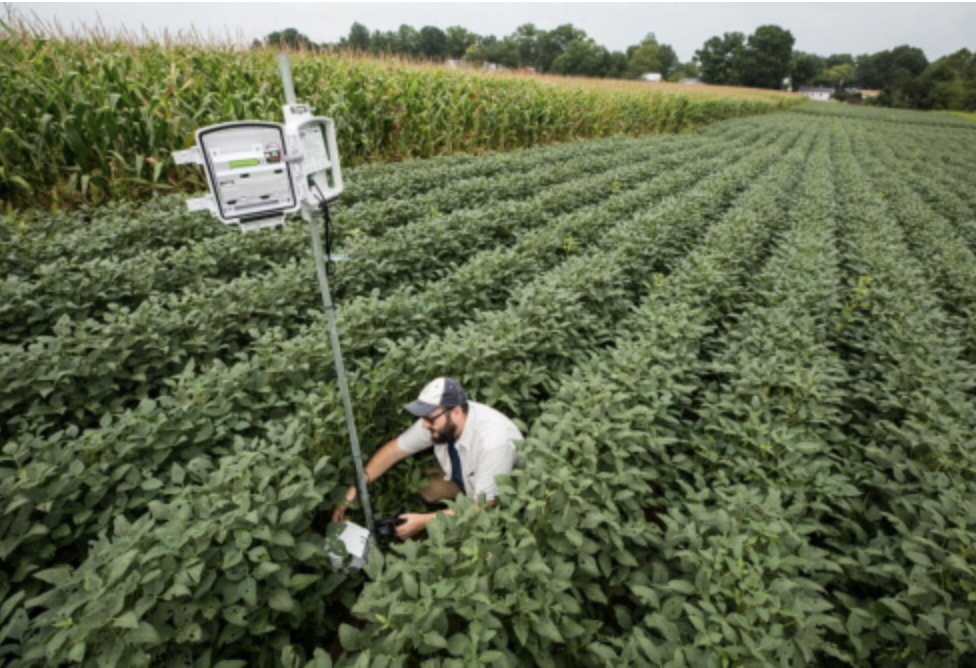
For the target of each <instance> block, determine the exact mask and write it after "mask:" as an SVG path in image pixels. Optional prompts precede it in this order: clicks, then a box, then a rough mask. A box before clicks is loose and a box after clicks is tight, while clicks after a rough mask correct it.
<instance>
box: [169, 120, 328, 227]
mask: <svg viewBox="0 0 976 668" xmlns="http://www.w3.org/2000/svg"><path fill="white" fill-rule="evenodd" d="M284 113H285V123H284V124H281V123H268V122H261V121H242V122H236V123H222V124H220V125H211V126H208V127H205V128H201V129H200V130H198V131H197V133H196V138H197V145H196V146H195V147H193V148H192V149H189V150H186V151H175V152H174V153H173V157H174V159H175V161H176V163H177V164H186V163H196V164H200V165H203V170H204V174H205V175H206V178H207V185H208V186H210V194H209V195H207V196H205V197H201V198H197V199H191V200H188V201H187V206H188V207H189V208H190V210H192V211H199V210H206V211H210V212H211V213H212V214H213V215H214V216H216V217H217V219H219V220H220V221H221V222H223V223H227V224H237V225H240V227H241V229H242V230H244V231H249V230H255V229H261V228H264V227H273V226H277V225H283V224H284V222H285V214H286V213H289V212H292V211H296V210H298V209H299V208H300V207H301V206H302V203H303V202H304V203H306V204H307V205H309V206H315V205H316V204H317V203H318V202H320V201H321V200H323V199H324V200H326V201H332V200H334V199H336V198H337V197H339V195H340V194H341V193H342V172H341V170H340V167H339V149H338V146H337V145H336V137H335V125H334V124H333V122H332V119H330V118H323V117H319V116H312V114H311V108H310V107H308V106H307V105H303V104H291V105H285V107H284Z"/></svg>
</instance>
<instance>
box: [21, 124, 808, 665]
mask: <svg viewBox="0 0 976 668" xmlns="http://www.w3.org/2000/svg"><path fill="white" fill-rule="evenodd" d="M796 141H797V133H792V135H789V134H787V135H784V136H782V137H780V138H779V139H777V141H775V142H770V141H769V140H766V141H764V142H762V143H766V144H767V145H766V146H765V147H763V148H761V149H760V150H755V147H753V150H752V151H751V152H748V153H750V155H748V156H747V157H744V158H743V159H742V160H741V162H740V163H739V164H737V165H734V166H732V167H730V168H728V169H724V170H721V169H719V170H717V172H716V173H715V174H713V175H712V176H707V177H705V178H704V180H702V181H701V183H700V184H699V185H698V186H697V187H696V188H694V189H692V190H690V191H687V192H683V193H680V194H677V195H674V196H672V197H670V198H667V199H665V200H664V201H661V202H659V204H658V205H657V206H652V207H650V208H648V209H645V210H643V211H639V212H637V213H634V211H633V210H630V211H627V212H626V213H624V212H621V213H619V214H617V215H616V216H615V215H614V214H611V215H609V216H604V215H601V213H600V212H599V211H594V212H593V213H592V214H590V215H589V216H588V217H587V218H589V221H588V222H590V223H592V224H593V225H595V226H596V227H597V228H600V229H599V231H600V232H601V233H602V237H603V238H599V239H596V240H595V241H594V242H593V244H592V248H591V253H588V254H585V255H584V254H574V255H571V256H570V257H568V258H567V259H566V260H565V261H564V262H558V259H559V258H556V261H557V264H555V265H553V264H552V262H551V261H550V262H549V266H551V267H552V268H551V269H549V270H546V271H544V272H542V273H541V274H540V275H539V276H538V277H534V278H533V277H532V276H531V275H526V276H525V278H524V279H522V280H523V281H524V280H527V281H528V282H527V283H524V284H523V286H522V287H520V288H518V289H516V290H514V291H513V292H512V294H511V296H510V298H509V300H508V304H509V305H508V306H503V307H502V308H501V310H497V311H495V312H493V313H490V314H489V313H484V314H473V317H472V318H471V319H470V320H469V321H468V322H466V323H464V324H459V325H458V326H456V327H455V328H449V329H448V330H447V331H446V332H444V333H442V334H439V335H435V336H432V337H430V338H429V341H428V343H426V344H423V345H421V344H418V343H417V342H416V340H414V339H413V338H412V337H410V336H405V337H403V338H401V339H399V340H397V341H392V340H391V341H390V344H389V346H387V347H384V346H381V347H380V349H379V350H378V351H377V354H376V356H375V357H362V358H353V359H352V360H351V362H350V367H351V369H350V376H351V379H350V385H351V387H352V391H353V394H354V405H355V406H356V407H357V411H358V413H357V419H358V421H359V424H360V425H362V426H363V430H362V431H363V432H364V434H365V436H364V439H363V440H364V442H369V443H374V444H375V443H377V442H379V441H380V438H381V437H388V436H389V435H390V433H392V431H393V428H394V427H396V428H400V427H402V426H403V425H402V419H398V417H397V415H398V413H399V406H400V405H401V404H402V402H403V401H404V400H405V398H406V396H408V395H409V394H411V393H412V392H414V391H415V390H412V389H410V387H409V383H404V382H403V379H404V378H422V377H426V376H427V375H430V374H436V373H438V372H440V370H441V368H443V367H450V368H452V369H459V370H460V374H461V375H462V376H463V377H465V378H466V379H467V378H469V377H470V379H471V382H470V383H469V384H470V386H471V387H472V391H473V392H475V393H476V394H475V396H479V397H481V398H483V399H487V400H489V401H493V403H496V404H497V405H503V406H511V404H512V403H513V402H517V403H518V404H519V406H518V410H516V411H514V412H515V414H516V415H518V417H519V418H520V419H522V420H524V421H529V420H532V418H533V411H534V412H538V407H537V406H536V405H535V404H534V403H533V401H539V399H540V398H541V396H542V395H544V394H545V393H548V392H552V391H555V389H556V387H557V384H558V381H557V377H558V376H560V375H563V374H566V373H568V372H569V371H571V369H572V368H573V367H574V366H575V365H576V364H578V363H580V362H581V361H583V360H585V359H586V358H587V357H589V356H591V355H593V354H596V353H597V352H598V351H599V350H600V349H601V348H602V347H603V346H605V345H607V344H609V343H612V341H613V340H614V338H615V337H616V335H617V330H616V328H615V323H619V322H621V321H622V320H624V319H626V318H627V317H628V314H629V313H630V312H631V310H632V309H633V304H634V303H635V301H636V300H640V299H641V297H642V295H643V294H644V292H645V290H646V286H645V284H647V283H648V282H650V281H652V280H653V279H652V277H651V275H650V274H649V273H647V272H654V271H657V272H661V273H668V272H669V271H670V267H672V266H673V265H674V264H675V263H676V262H678V261H680V258H681V257H682V256H683V255H684V254H685V253H687V251H688V249H690V248H691V247H693V246H694V245H695V244H696V243H697V242H698V240H699V239H700V237H701V236H702V235H703V234H704V233H705V231H706V230H707V229H708V228H709V226H710V224H711V223H712V221H713V219H714V218H716V217H720V216H721V215H722V212H723V211H724V210H726V209H727V208H728V207H730V206H733V203H734V202H735V201H736V200H737V198H738V197H740V196H742V195H741V193H742V192H744V191H750V192H751V190H750V187H751V185H752V184H753V182H754V181H755V180H756V179H757V178H762V177H763V175H764V174H768V173H769V172H770V170H771V169H772V168H773V166H774V165H776V164H777V161H778V159H779V157H780V156H781V155H782V153H783V152H784V150H786V149H788V148H789V146H791V145H792V144H794V143H796ZM767 142H768V143H767ZM743 153H747V152H746V151H743ZM619 206H620V207H623V206H624V204H623V200H621V204H620V205H619ZM585 222H587V221H586V220H585V219H583V218H582V217H580V219H579V220H578V221H577V222H576V225H577V227H576V228H575V230H576V231H575V232H574V233H575V234H580V233H583V231H584V230H585ZM567 224H568V221H567ZM570 229H574V228H569V227H563V228H562V231H566V230H570ZM539 240H541V236H540V237H539ZM553 242H556V243H558V239H552V240H550V242H549V243H548V245H549V246H550V248H551V249H552V248H553ZM529 248H530V246H529V245H526V246H525V250H528V249H529ZM549 253H551V250H550V251H549ZM528 260H529V261H530V262H531V261H532V260H533V258H531V257H530V258H528ZM486 268H487V267H486ZM458 271H463V269H460V270H458ZM482 281H484V278H482ZM435 289H436V288H435ZM499 305H500V306H501V303H499ZM340 315H341V314H340ZM411 315H413V312H412V311H408V313H406V314H403V316H401V317H410V316H411ZM444 315H445V316H449V315H450V314H447V313H445V314H444ZM442 327H443V325H442V326H441V328H442ZM364 333H365V332H364ZM329 359H330V353H329V350H328V346H327V343H326V342H325V339H324V337H323V336H321V335H315V334H309V335H307V336H304V337H301V338H297V339H291V338H286V337H282V336H279V337H275V336H268V337H266V339H265V340H264V341H263V342H262V345H261V346H257V347H255V349H254V351H253V354H252V356H251V358H250V359H249V360H248V361H247V362H246V363H245V362H242V363H239V364H236V365H234V366H233V367H230V368H221V367H220V366H219V365H214V366H212V367H210V368H208V369H207V371H206V372H205V373H202V374H196V375H192V374H185V375H183V376H181V377H180V378H178V379H176V382H175V387H174V391H173V393H172V394H170V395H169V396H167V397H164V398H162V399H161V400H160V401H159V402H156V403H153V404H150V403H149V402H145V403H144V404H143V406H142V407H141V408H140V409H137V410H135V411H130V412H127V413H126V414H124V415H121V416H119V417H118V418H117V419H116V420H113V423H112V424H106V425H105V426H104V427H103V428H102V429H99V430H94V429H93V430H90V431H88V432H86V433H85V434H82V435H81V438H80V440H79V444H84V445H81V450H80V451H81V452H86V453H89V454H90V456H91V459H92V460H95V461H97V462H98V464H97V465H92V466H89V467H87V468H85V464H84V462H82V467H83V470H81V471H77V473H78V475H76V476H75V480H76V481H78V482H79V483H80V485H79V486H78V487H75V488H74V489H71V490H69V491H68V490H66V491H67V494H65V495H64V498H63V501H64V502H65V503H64V504H63V505H62V506H61V509H60V510H61V512H62V513H72V514H74V516H75V517H79V516H80V517H81V521H82V522H87V523H88V524H87V528H88V530H89V531H97V530H98V529H99V528H102V531H103V532H104V533H103V535H104V536H105V538H104V539H103V540H100V541H99V542H98V544H97V545H96V546H95V547H94V548H93V549H92V550H91V551H90V552H89V554H88V555H86V558H84V559H83V560H82V561H81V562H80V563H77V562H76V563H74V564H71V565H65V566H63V567H55V568H49V569H47V570H45V571H43V572H42V573H41V574H40V575H41V578H43V579H44V582H46V583H47V585H48V586H47V587H46V588H41V591H35V592H34V593H37V594H39V595H38V596H36V597H35V598H33V599H31V600H30V601H29V602H28V604H27V606H26V609H25V610H24V615H25V616H27V615H28V614H30V615H36V616H35V617H34V618H33V619H32V620H30V621H29V623H28V626H27V629H26V630H25V634H24V636H23V644H24V648H25V651H26V656H27V657H28V658H30V659H31V660H36V661H44V660H47V661H51V660H54V661H57V660H60V659H62V658H66V657H68V656H69V655H70V653H72V652H74V653H75V656H76V657H80V656H81V655H86V656H92V654H89V653H94V654H95V655H99V656H106V655H109V654H111V656H112V657H113V658H115V657H121V660H123V661H124V662H127V663H144V662H147V661H149V660H151V659H153V658H159V657H160V656H161V653H164V652H166V651H168V650H169V649H173V648H182V649H183V650H185V651H188V652H194V653H196V654H198V655H206V656H207V657H209V658H211V659H216V658H218V657H224V658H226V657H234V656H239V657H242V656H248V655H250V657H251V659H252V660H256V659H255V657H258V658H260V659H261V660H264V661H267V662H271V661H272V660H274V659H275V658H276V657H277V653H278V652H280V651H284V650H283V649H282V648H283V647H285V648H286V649H287V645H288V644H289V643H296V642H298V641H299V640H300V639H303V640H304V641H306V644H307V641H308V640H309V639H313V638H314V639H321V640H322V641H324V640H326V639H327V638H328V636H329V634H330V633H335V632H336V630H337V627H338V624H339V621H340V615H341V613H342V611H343V610H344V609H346V608H348V607H350V606H351V605H352V603H353V602H354V600H355V594H356V579H355V578H352V579H347V578H346V577H345V576H339V575H337V574H332V575H327V574H325V573H323V572H322V570H321V569H322V568H323V566H324V561H325V557H324V555H323V554H322V551H321V549H313V547H314V546H315V545H316V542H317V541H320V540H321V538H322V535H321V531H320V530H319V529H317V527H316V525H315V523H314V520H315V518H316V515H317V514H323V513H324V512H326V511H327V510H328V509H329V508H330V507H331V506H330V503H331V502H334V501H335V500H336V499H337V498H338V494H341V491H342V489H343V487H344V484H345V483H346V482H347V480H346V479H345V478H346V477H347V474H345V473H341V472H348V471H349V470H350V468H349V467H350V463H349V457H348V455H347V454H345V449H346V448H345V438H344V434H343V431H344V427H343V420H342V416H341V412H340V411H337V410H336V409H337V407H338V406H339V404H338V403H337V396H336V393H335V390H334V389H333V387H332V384H331V383H328V382H326V383H323V382H322V381H321V380H318V379H319V378H321V377H323V376H326V377H327V374H328V371H327V370H328V367H329V366H330V365H331V362H330V361H329ZM488 365H496V368H497V369H503V370H504V374H503V375H501V376H498V377H496V378H494V379H490V378H489V375H490V374H489V373H488V372H487V371H485V367H486V366H488ZM476 369H478V370H480V372H479V373H476V372H475V370H476ZM391 380H393V382H391ZM506 391H507V392H510V393H512V394H510V395H509V396H508V397H507V401H506V400H505V397H504V396H503V393H504V392H506ZM515 393H517V394H515ZM519 395H523V396H519ZM533 395H535V396H533ZM201 404H202V405H201ZM201 409H202V410H201ZM208 413H209V415H208ZM249 413H257V414H259V416H258V419H260V420H261V421H262V429H261V430H260V431H259V433H257V434H254V433H251V434H247V433H244V434H240V433H238V434H236V435H235V433H234V430H235V429H238V428H240V425H237V424H236V423H235V420H240V418H241V416H242V415H247V414H249ZM191 421H196V424H189V423H190V422H191ZM396 423H399V424H396ZM244 427H245V428H246V425H245V426H244ZM184 429H189V430H192V431H190V432H181V431H180V430H184ZM201 432H204V433H203V434H202V435H201ZM193 438H199V443H198V444H197V445H196V446H194V445H193V444H192V443H189V442H188V441H189V440H190V439H193ZM86 446H87V447H86ZM108 448H111V450H109V449H108ZM309 450H311V451H312V452H316V453H321V454H322V455H323V456H322V457H320V458H316V457H313V458H311V461H318V462H319V464H320V465H319V466H318V467H315V468H313V467H312V466H311V465H310V464H308V461H309V458H308V452H309ZM269 451H273V453H274V456H276V457H282V458H287V459H288V461H289V462H290V464H289V466H288V467H284V468H286V469H287V472H288V474H289V475H292V476H295V475H299V473H298V472H300V471H304V472H305V473H302V474H301V475H303V476H305V477H304V478H303V480H304V481H305V482H302V483H301V484H299V483H298V482H296V483H295V485H297V487H295V489H299V490H303V489H305V490H307V489H308V486H309V485H313V482H312V481H315V482H314V485H315V486H316V489H317V490H318V493H317V494H311V493H307V494H305V493H302V494H298V496H297V497H296V496H295V495H293V494H291V493H289V495H288V499H287V501H288V502H287V504H285V505H286V506H287V507H288V512H287V516H285V514H279V513H281V508H282V504H281V503H277V504H275V502H274V499H273V498H271V497H273V496H274V494H275V493H276V491H277V490H278V489H280V488H278V487H275V485H274V484H273V483H269V482H268V480H267V478H262V477H261V476H259V475H257V474H255V475H241V474H240V471H241V468H240V465H239V460H240V459H241V458H243V457H252V456H253V457H258V458H262V457H270V456H271V454H269ZM251 453H254V454H251ZM50 458H51V462H50V465H51V466H54V467H55V468H57V467H59V466H66V465H67V466H70V465H69V464H67V463H66V461H64V460H63V461H62V462H60V463H57V464H56V463H54V461H55V453H54V452H50ZM140 465H141V466H140ZM278 466H282V467H283V466H284V465H283V464H278ZM38 468H40V467H38ZM77 468H78V466H77V465H75V469H77ZM35 470H37V468H36V469H35ZM264 470H267V471H271V474H272V477H273V476H274V475H279V476H280V475H285V471H284V470H279V471H277V474H275V467H274V466H271V465H266V466H265V469H264ZM147 472H148V474H147ZM174 473H175V478H174ZM99 477H101V478H103V480H102V481H101V482H97V479H98V478H99ZM89 481H91V482H93V483H96V484H97V485H98V486H99V487H100V488H101V487H104V486H105V484H106V483H111V482H113V481H117V482H116V484H115V486H114V487H113V489H112V495H111V497H110V498H107V497H105V496H103V497H102V499H100V501H101V503H97V505H96V506H95V507H91V506H89V507H85V505H84V504H89V503H91V502H90V501H89V499H90V498H91V497H92V496H97V493H95V492H94V490H88V489H84V485H85V484H86V483H87V482H89ZM302 485H306V486H305V487H302ZM46 488H47V490H48V491H58V490H55V489H54V486H53V480H51V479H49V482H48V483H47V485H46ZM62 489H65V488H62ZM290 489H291V487H289V490H290ZM323 490H325V491H326V495H325V497H323ZM24 491H25V493H26V492H27V490H26V489H25V490H24ZM38 492H39V490H38ZM35 493H36V492H31V494H35ZM36 495H37V497H38V498H39V497H40V496H42V495H43V494H41V493H36ZM269 495H270V496H269ZM219 498H222V499H225V500H227V499H233V500H234V501H233V502H230V501H225V502H222V503H220V504H218V506H215V505H214V503H215V501H214V499H219ZM406 498H407V494H406V492H404V491H401V492H400V494H399V498H390V499H389V500H388V501H387V502H386V505H385V506H383V507H379V508H378V510H380V511H391V510H393V509H394V507H396V506H397V504H399V503H402V502H404V501H405V499H406ZM380 505H381V504H380V503H378V506H380ZM147 509H148V511H147ZM298 509H300V510H298ZM400 509H402V507H397V510H400ZM86 512H87V515H86V514H85V513H86ZM120 514H123V515H125V516H127V517H128V518H129V521H128V522H127V523H125V524H124V525H123V526H121V527H112V526H110V521H109V520H110V518H111V517H115V516H119V515H120ZM137 526H138V527H139V530H138V531H135V532H134V531H133V527H137ZM190 527H197V529H190ZM116 529H118V531H117V532H116ZM61 533H62V536H60V538H62V539H64V535H63V534H64V533H67V532H61ZM51 558H52V559H56V556H55V555H51ZM222 565H226V568H221V566H222ZM191 569H193V570H191ZM145 572H153V573H154V574H157V575H156V576H155V578H154V579H153V580H152V581H149V582H146V583H143V582H142V581H141V580H140V576H139V574H140V573H145ZM194 573H196V574H197V575H199V577H196V576H195V575H193V574H194ZM298 573H300V574H301V575H302V576H309V577H307V578H306V577H301V579H296V574H298ZM37 579H38V578H34V582H35V583H36V581H37ZM109 582H111V583H112V584H111V585H109V584H108V583H109ZM45 589H46V590H45ZM272 599H273V601H274V602H273V604H271V605H268V604H266V602H270V601H272ZM323 601H324V602H325V606H324V607H323V605H322V604H323ZM37 608H43V609H45V610H44V611H43V612H40V611H38V610H36V609H37ZM28 610H29V611H30V613H28V612H27V611H28ZM106 613H107V614H106ZM66 617H67V618H70V619H71V623H70V625H69V624H63V623H60V621H62V620H64V619H65V618H66ZM123 618H124V620H125V622H124V624H125V625H124V626H120V625H118V624H116V623H115V622H116V621H117V620H118V619H123ZM113 624H115V625H113ZM235 643H236V644H235ZM289 651H290V650H289ZM311 653H312V652H311V649H310V648H309V650H308V654H309V655H311ZM91 660H92V661H93V659H91Z"/></svg>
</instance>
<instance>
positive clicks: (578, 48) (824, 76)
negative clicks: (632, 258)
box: [255, 23, 976, 111]
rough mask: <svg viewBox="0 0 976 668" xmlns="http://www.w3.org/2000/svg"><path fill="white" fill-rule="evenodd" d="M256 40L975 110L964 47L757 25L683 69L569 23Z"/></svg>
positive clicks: (661, 46) (974, 68)
mask: <svg viewBox="0 0 976 668" xmlns="http://www.w3.org/2000/svg"><path fill="white" fill-rule="evenodd" d="M263 44H267V45H271V46H290V47H293V48H304V49H328V50H333V51H348V52H358V53H367V54H372V55H396V56H402V57H408V58H417V59H427V60H431V61H445V60H448V59H451V60H458V61H463V62H467V63H471V64H475V65H483V64H486V63H491V64H494V65H498V66H501V67H505V68H509V69H525V70H531V71H534V72H539V73H544V74H563V75H577V76H587V77H598V78H619V79H636V78H638V77H640V76H641V75H643V74H647V73H656V74H660V75H661V77H662V79H665V80H668V81H679V80H681V79H683V78H686V77H690V78H698V79H700V80H701V81H702V82H703V83H708V84H721V85H727V86H750V87H754V88H769V89H774V90H786V89H792V90H794V91H796V90H799V89H800V87H802V86H824V87H830V88H832V89H834V91H835V92H834V95H835V97H836V98H838V99H842V100H845V99H846V100H853V99H857V98H859V93H858V92H857V90H858V89H872V90H878V91H880V95H878V96H877V97H876V98H874V99H873V100H872V102H873V103H875V104H881V105H885V106H894V107H907V108H914V109H958V110H970V111H971V110H976V53H973V52H970V51H969V50H968V49H961V50H959V51H957V52H956V53H953V54H951V55H949V56H945V57H943V58H940V59H938V60H936V61H934V62H929V60H928V59H927V58H926V56H925V53H924V52H923V51H922V50H921V49H919V48H916V47H913V46H909V45H902V46H898V47H895V48H894V49H890V50H885V51H880V52H878V53H872V54H862V55H858V56H854V55H852V54H832V55H829V56H821V55H817V54H813V53H806V52H803V51H797V50H794V48H793V46H794V44H795V39H794V37H793V34H792V33H791V32H790V31H789V30H786V29H784V28H781V27H780V26H775V25H764V26H759V27H758V28H757V29H756V30H755V32H753V33H752V34H751V35H748V36H746V35H745V34H744V33H741V32H728V33H724V34H723V35H721V36H714V37H711V38H709V39H708V40H706V41H705V43H704V44H703V45H702V47H701V48H700V49H698V50H697V51H695V55H694V57H693V58H692V60H690V61H689V62H686V63H682V62H681V61H680V60H679V58H678V56H677V54H676V53H675V51H674V49H673V48H672V47H671V45H669V44H666V43H664V42H662V41H660V40H658V38H657V37H656V36H655V35H654V33H648V34H647V35H646V36H645V37H644V39H643V40H641V42H640V43H639V44H634V45H632V46H629V47H627V49H626V50H624V51H610V50H609V49H607V48H605V47H603V46H601V45H600V44H597V42H596V41H595V40H594V39H593V38H591V37H590V36H589V35H587V34H586V32H585V31H584V30H581V29H579V28H577V27H575V26H573V25H572V24H564V25H561V26H558V27H556V28H554V29H553V30H542V29H540V28H537V27H536V26H535V25H534V24H531V23H527V24H524V25H522V26H519V27H518V28H517V29H516V30H515V31H514V32H513V33H512V34H511V35H508V36H505V37H501V38H498V37H495V36H493V35H487V36H485V35H478V34H476V33H473V32H471V31H470V30H467V29H466V28H462V27H460V26H452V27H449V28H447V29H445V30H442V29H440V28H437V27H433V26H424V27H422V28H420V29H419V30H418V29H416V28H414V27H411V26H408V25H401V26H400V27H399V28H398V29H397V30H389V31H380V30H373V31H371V30H369V28H367V27H366V26H364V25H363V24H361V23H353V25H352V27H351V28H350V30H349V34H348V35H346V36H345V37H343V38H341V39H340V40H339V42H338V43H337V44H315V43H313V42H312V41H311V40H309V39H308V38H307V37H306V36H305V35H302V34H301V33H300V32H298V31H297V30H295V29H293V28H289V29H287V30H284V31H280V32H273V33H271V34H270V35H268V36H267V37H266V38H265V40H264V42H263ZM259 45H261V43H259V42H255V46H259Z"/></svg>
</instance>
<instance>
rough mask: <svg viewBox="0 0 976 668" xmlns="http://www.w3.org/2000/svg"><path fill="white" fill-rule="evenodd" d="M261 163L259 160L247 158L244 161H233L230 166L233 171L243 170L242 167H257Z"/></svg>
mask: <svg viewBox="0 0 976 668" xmlns="http://www.w3.org/2000/svg"><path fill="white" fill-rule="evenodd" d="M260 164H261V161H260V160H258V159H257V158H246V159H244V160H231V161H230V162H229V163H228V166H229V167H230V168H231V169H241V168H242V167H257V166H258V165H260Z"/></svg>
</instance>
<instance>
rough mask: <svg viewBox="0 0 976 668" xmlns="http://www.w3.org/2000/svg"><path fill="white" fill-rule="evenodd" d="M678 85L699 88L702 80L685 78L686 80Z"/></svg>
mask: <svg viewBox="0 0 976 668" xmlns="http://www.w3.org/2000/svg"><path fill="white" fill-rule="evenodd" d="M678 83H683V84H687V85H689V86H697V85H698V84H700V83H701V79H698V78H697V77H685V78H684V79H681V80H680V81H679V82H678Z"/></svg>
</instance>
